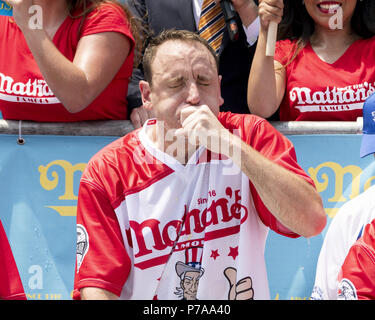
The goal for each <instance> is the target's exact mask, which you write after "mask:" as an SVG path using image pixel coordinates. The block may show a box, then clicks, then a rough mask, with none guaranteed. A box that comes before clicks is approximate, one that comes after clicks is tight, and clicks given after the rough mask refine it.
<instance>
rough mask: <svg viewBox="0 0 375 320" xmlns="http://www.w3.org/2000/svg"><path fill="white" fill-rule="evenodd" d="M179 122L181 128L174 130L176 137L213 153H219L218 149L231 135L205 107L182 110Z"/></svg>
mask: <svg viewBox="0 0 375 320" xmlns="http://www.w3.org/2000/svg"><path fill="white" fill-rule="evenodd" d="M180 122H181V126H182V128H181V129H178V130H176V132H175V134H176V135H181V134H182V135H184V136H185V137H187V138H188V139H189V142H190V144H192V145H197V144H198V145H203V146H204V147H205V148H206V149H208V150H210V151H212V152H215V153H221V151H222V150H221V148H220V147H221V146H222V145H223V143H226V142H227V141H228V140H229V138H230V137H229V136H230V135H231V134H230V132H229V131H228V130H227V129H225V128H224V127H223V125H222V124H221V123H220V121H219V120H218V119H217V117H216V116H215V115H214V114H213V113H212V111H211V109H210V108H209V107H208V106H206V105H202V106H197V107H195V106H191V107H186V108H184V109H183V110H182V111H181V116H180ZM223 139H224V140H223ZM227 156H228V155H227Z"/></svg>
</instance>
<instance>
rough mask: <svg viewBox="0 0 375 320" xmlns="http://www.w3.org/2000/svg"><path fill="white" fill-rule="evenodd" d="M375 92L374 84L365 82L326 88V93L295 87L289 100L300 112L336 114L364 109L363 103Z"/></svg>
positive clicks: (290, 93)
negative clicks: (343, 86) (336, 112)
mask: <svg viewBox="0 0 375 320" xmlns="http://www.w3.org/2000/svg"><path fill="white" fill-rule="evenodd" d="M374 91H375V87H374V86H373V84H371V83H368V82H364V83H361V84H357V85H352V86H348V87H345V88H336V87H333V88H330V87H326V89H325V90H324V91H312V90H311V89H310V88H306V87H302V88H299V87H295V88H293V89H292V90H291V91H290V92H289V98H290V100H291V101H293V102H295V103H296V106H295V108H296V109H298V110H299V111H300V112H316V111H318V112H332V111H333V112H334V111H349V110H357V109H362V107H363V102H364V101H365V100H366V98H367V97H369V96H370V95H371V94H372V93H373V92H374Z"/></svg>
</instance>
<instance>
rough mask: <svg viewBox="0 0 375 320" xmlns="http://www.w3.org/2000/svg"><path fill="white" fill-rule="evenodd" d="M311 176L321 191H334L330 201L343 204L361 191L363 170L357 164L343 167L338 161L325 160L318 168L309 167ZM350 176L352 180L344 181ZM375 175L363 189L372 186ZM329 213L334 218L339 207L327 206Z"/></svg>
mask: <svg viewBox="0 0 375 320" xmlns="http://www.w3.org/2000/svg"><path fill="white" fill-rule="evenodd" d="M327 169H330V170H328V171H330V172H331V173H332V179H330V178H329V176H328V174H327ZM307 172H308V173H309V175H310V176H311V178H312V179H313V180H314V182H315V185H316V188H317V190H318V192H319V193H322V192H324V191H326V190H327V191H332V192H333V196H332V197H330V198H328V199H327V201H328V202H332V203H339V204H343V203H344V202H346V201H348V200H349V199H353V198H355V197H356V196H358V195H359V194H360V193H361V184H360V182H361V176H362V173H363V170H362V169H361V168H360V167H358V166H355V165H348V166H345V167H342V166H341V165H340V164H338V163H336V162H323V163H321V164H320V165H318V166H317V167H316V168H309V169H308V171H307ZM321 172H322V173H321ZM320 173H321V174H320ZM345 177H346V178H349V180H350V181H351V182H350V183H348V184H345V183H344V181H345V180H344V179H345ZM373 180H375V177H371V178H369V179H368V180H367V181H366V182H365V183H364V185H363V191H365V190H367V189H368V188H369V187H371V183H372V181H373ZM347 188H349V191H350V194H349V197H348V198H346V197H345V196H344V193H345V190H346V189H347ZM325 210H326V213H327V215H328V216H329V217H330V218H333V217H334V216H335V214H336V213H337V211H338V210H339V207H336V208H325Z"/></svg>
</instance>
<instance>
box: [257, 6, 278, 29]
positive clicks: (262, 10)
mask: <svg viewBox="0 0 375 320" xmlns="http://www.w3.org/2000/svg"><path fill="white" fill-rule="evenodd" d="M283 9H284V2H283V0H259V10H258V14H259V18H260V25H261V27H262V28H265V29H267V28H268V25H269V23H270V21H275V22H276V23H277V24H279V23H280V22H281V19H282V17H283Z"/></svg>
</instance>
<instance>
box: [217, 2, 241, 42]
mask: <svg viewBox="0 0 375 320" xmlns="http://www.w3.org/2000/svg"><path fill="white" fill-rule="evenodd" d="M220 6H221V9H222V10H223V14H224V19H225V24H226V26H227V30H228V33H229V38H230V40H231V41H236V40H238V36H239V33H238V26H237V21H236V11H235V10H234V8H233V5H232V1H230V0H220Z"/></svg>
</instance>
